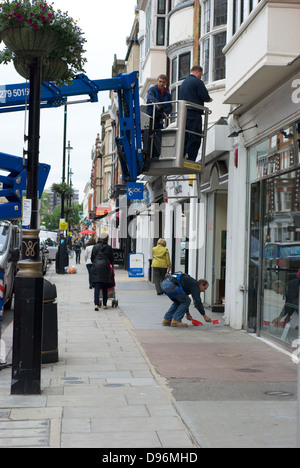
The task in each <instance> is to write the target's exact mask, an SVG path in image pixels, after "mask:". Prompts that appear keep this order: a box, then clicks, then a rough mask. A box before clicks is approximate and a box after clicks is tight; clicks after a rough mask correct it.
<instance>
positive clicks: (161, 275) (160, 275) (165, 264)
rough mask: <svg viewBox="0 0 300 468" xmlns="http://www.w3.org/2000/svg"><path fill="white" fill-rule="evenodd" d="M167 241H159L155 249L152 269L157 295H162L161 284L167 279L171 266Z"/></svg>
mask: <svg viewBox="0 0 300 468" xmlns="http://www.w3.org/2000/svg"><path fill="white" fill-rule="evenodd" d="M166 245H167V243H166V241H165V239H158V241H157V245H156V247H153V249H152V254H153V260H152V264H151V266H152V268H153V279H154V285H155V289H156V292H157V294H158V295H159V296H160V295H162V294H163V293H162V290H161V287H160V285H161V283H162V281H163V280H164V279H165V275H166V273H167V270H168V268H169V267H170V266H171V262H170V255H169V251H168V249H167V247H166Z"/></svg>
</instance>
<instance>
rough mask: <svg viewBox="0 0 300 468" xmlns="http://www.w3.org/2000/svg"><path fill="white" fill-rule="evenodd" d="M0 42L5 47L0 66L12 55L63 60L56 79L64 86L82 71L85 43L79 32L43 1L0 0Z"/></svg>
mask: <svg viewBox="0 0 300 468" xmlns="http://www.w3.org/2000/svg"><path fill="white" fill-rule="evenodd" d="M0 40H3V42H4V44H5V45H6V48H5V49H4V50H3V51H1V52H0V64H1V63H8V62H10V61H11V60H13V59H14V58H15V57H16V56H17V57H23V58H28V59H29V58H31V57H43V58H47V59H49V60H50V59H51V63H52V59H56V60H58V62H56V63H60V62H59V61H63V62H65V64H66V65H67V68H65V67H64V68H65V72H64V73H63V75H62V76H61V78H60V80H61V82H65V83H68V84H69V83H71V82H72V80H73V78H75V76H76V74H77V73H82V72H83V73H84V72H85V71H84V64H85V63H86V59H85V58H84V57H83V53H84V52H85V50H84V48H83V46H84V43H85V42H86V40H85V39H84V37H83V33H82V31H81V29H80V28H79V27H78V26H77V23H76V21H74V20H73V18H71V17H70V16H69V15H68V13H67V12H66V13H63V12H62V11H60V10H57V11H55V10H54V9H53V6H52V5H50V4H48V3H46V1H45V0H31V1H30V0H11V1H9V0H5V1H4V0H0ZM45 63H46V62H45ZM44 65H45V64H44ZM17 66H19V65H17ZM62 67H63V66H62V65H61V67H59V68H60V69H62ZM22 76H24V75H22ZM43 80H44V81H54V80H53V79H51V80H50V79H46V78H43ZM55 80H57V78H55ZM58 84H60V83H58Z"/></svg>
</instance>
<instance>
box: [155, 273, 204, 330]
mask: <svg viewBox="0 0 300 468" xmlns="http://www.w3.org/2000/svg"><path fill="white" fill-rule="evenodd" d="M207 288H208V282H207V280H206V279H200V280H198V281H197V280H195V279H194V278H192V277H191V276H190V275H187V274H185V273H177V274H174V275H171V276H169V277H168V278H166V279H165V280H164V281H163V282H162V285H161V289H162V291H163V292H164V293H165V294H166V295H167V296H168V297H169V298H170V299H171V301H173V304H172V305H171V307H170V308H169V310H168V311H167V312H166V314H165V316H164V319H163V321H162V324H163V325H165V326H168V325H170V326H171V327H187V326H188V325H187V324H186V323H183V322H182V319H183V317H184V314H187V318H188V320H192V317H191V316H190V315H189V306H190V304H191V299H190V298H189V295H190V294H191V295H192V298H193V300H194V304H195V307H196V309H198V311H199V312H200V314H201V315H202V316H203V318H204V320H205V322H211V321H212V320H211V319H210V318H209V317H208V316H207V315H206V313H205V310H204V307H203V304H202V301H201V297H200V293H201V292H204V291H205V290H206V289H207Z"/></svg>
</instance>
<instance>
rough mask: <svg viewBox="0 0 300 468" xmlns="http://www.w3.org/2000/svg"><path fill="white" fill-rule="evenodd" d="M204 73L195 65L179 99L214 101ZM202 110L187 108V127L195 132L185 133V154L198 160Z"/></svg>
mask: <svg viewBox="0 0 300 468" xmlns="http://www.w3.org/2000/svg"><path fill="white" fill-rule="evenodd" d="M202 75H203V69H202V67H200V66H198V65H195V66H194V67H193V68H192V69H191V72H190V75H189V76H188V77H187V78H186V79H185V80H184V81H183V83H182V84H181V86H180V88H179V99H180V100H182V101H189V102H193V103H195V104H198V105H199V106H204V103H205V102H212V98H211V97H210V95H209V94H208V91H207V89H206V86H205V84H204V83H203V81H202V80H201V77H202ZM202 113H203V112H202V111H201V110H200V109H195V108H193V107H188V108H187V119H186V129H187V130H190V131H192V132H196V133H197V135H195V134H194V133H188V132H186V133H185V142H184V155H186V154H187V155H188V159H189V160H191V161H196V159H197V155H198V151H199V148H200V144H201V139H202V138H201V136H200V135H199V134H201V133H202Z"/></svg>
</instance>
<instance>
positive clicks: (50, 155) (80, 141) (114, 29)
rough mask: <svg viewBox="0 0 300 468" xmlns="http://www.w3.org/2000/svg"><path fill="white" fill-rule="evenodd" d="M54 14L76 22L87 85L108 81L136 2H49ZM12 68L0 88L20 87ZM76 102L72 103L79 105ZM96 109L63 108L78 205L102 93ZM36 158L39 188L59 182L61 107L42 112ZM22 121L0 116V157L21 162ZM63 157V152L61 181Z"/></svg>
mask: <svg viewBox="0 0 300 468" xmlns="http://www.w3.org/2000/svg"><path fill="white" fill-rule="evenodd" d="M51 3H53V6H54V9H56V10H57V9H60V10H61V11H68V12H69V15H70V16H71V17H72V18H73V19H74V20H78V26H79V27H80V28H81V29H82V31H83V33H84V35H85V38H86V39H87V42H86V43H85V49H86V53H85V57H86V58H87V60H88V61H87V64H86V66H85V72H86V73H85V74H86V75H87V76H88V78H90V79H91V80H99V79H102V78H103V79H105V78H111V70H112V65H113V61H114V55H115V54H116V56H117V58H118V59H121V60H122V59H123V60H124V59H125V56H126V53H127V46H126V37H127V36H129V35H130V32H131V28H132V25H133V21H134V10H135V6H136V4H137V0H110V1H106V0H85V1H84V2H82V1H81V0H54V1H52V2H51ZM2 48H3V43H1V44H0V49H2ZM24 82H25V80H24V78H22V77H21V76H20V75H19V74H18V73H17V72H16V71H15V69H14V66H13V65H12V64H9V65H3V64H1V65H0V85H5V84H16V83H24ZM85 98H86V96H79V97H78V99H85ZM98 100H99V101H98V102H97V103H84V104H74V105H70V106H68V112H67V132H66V141H67V143H66V145H67V146H68V141H70V146H71V147H72V148H73V149H72V150H71V152H70V167H71V169H72V172H73V175H72V183H73V187H74V188H75V189H78V190H79V193H80V195H79V197H80V198H79V201H80V203H81V202H82V201H83V196H84V194H83V190H84V187H85V185H86V183H87V182H88V181H89V179H90V175H91V168H92V160H91V153H92V149H93V147H94V145H95V140H96V137H97V133H101V132H100V116H101V113H102V109H103V106H104V107H105V109H107V107H108V105H109V97H108V92H104V91H102V92H99V93H98ZM40 119H41V122H40V156H39V161H40V162H43V163H47V164H50V165H51V170H50V174H49V177H48V180H47V183H46V186H45V188H50V187H51V185H52V183H59V182H61V180H62V162H63V147H64V144H63V143H64V140H63V136H64V132H63V129H64V107H63V106H62V107H59V108H57V109H42V110H41V116H40ZM27 122H28V116H27V118H26V116H25V112H23V111H21V112H11V113H3V114H0V152H3V153H8V154H12V155H14V156H22V155H23V149H24V148H25V149H26V145H25V144H24V133H26V134H27V130H28V128H27V126H28V124H27ZM67 161H68V152H66V178H67Z"/></svg>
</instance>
